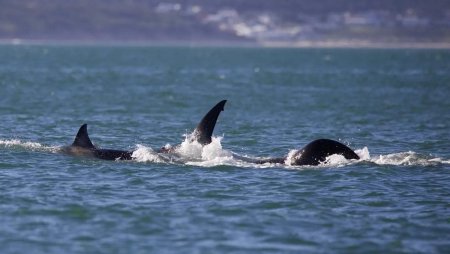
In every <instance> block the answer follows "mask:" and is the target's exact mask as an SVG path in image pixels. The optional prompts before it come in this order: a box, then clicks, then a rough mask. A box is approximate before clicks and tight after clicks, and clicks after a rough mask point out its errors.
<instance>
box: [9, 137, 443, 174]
mask: <svg viewBox="0 0 450 254" xmlns="http://www.w3.org/2000/svg"><path fill="white" fill-rule="evenodd" d="M222 139H223V137H212V142H211V143H210V144H208V145H205V146H202V145H201V144H200V143H198V142H197V141H193V140H192V139H191V138H190V136H189V135H187V136H186V138H185V140H184V141H183V142H182V143H181V144H180V145H178V146H176V147H175V148H174V149H173V150H174V151H175V153H158V152H156V151H155V150H153V149H152V148H150V147H147V146H145V145H141V144H137V145H136V150H134V151H133V154H132V158H133V160H135V161H137V162H152V163H181V164H186V165H193V166H200V167H214V166H237V167H243V168H247V167H251V168H270V167H279V166H280V164H276V163H265V164H255V163H252V162H251V160H258V159H261V157H257V156H247V155H245V156H244V155H240V154H237V153H233V152H231V151H229V150H226V149H223V147H222V144H221V141H222ZM0 146H3V147H5V148H13V149H26V150H31V151H42V152H52V153H57V152H60V151H61V148H62V147H61V146H45V145H42V144H40V143H37V142H30V141H21V140H18V139H9V140H0ZM165 148H166V149H168V150H170V149H172V148H173V147H172V146H171V145H170V144H167V145H166V146H165ZM297 152H298V150H295V149H293V150H290V151H289V153H288V155H287V157H286V160H285V165H282V167H286V168H294V169H299V168H315V167H317V168H323V167H328V168H329V167H343V166H346V165H351V164H355V163H360V162H371V163H375V164H378V165H394V166H414V165H420V166H434V165H438V164H450V160H445V159H442V158H438V157H435V158H433V157H430V156H425V155H421V154H418V153H416V152H413V151H408V152H400V153H392V154H387V155H378V156H375V157H373V158H372V157H371V155H370V152H369V149H368V148H367V147H363V148H361V149H357V150H355V153H356V154H357V155H358V156H359V157H360V159H359V160H347V159H345V158H344V156H342V155H338V154H333V155H330V156H328V157H327V158H326V160H325V161H324V162H323V163H321V164H320V165H318V166H296V165H292V162H293V161H295V157H296V156H298V153H297ZM242 158H248V159H249V161H247V160H243V159H242Z"/></svg>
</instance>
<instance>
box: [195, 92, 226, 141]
mask: <svg viewBox="0 0 450 254" xmlns="http://www.w3.org/2000/svg"><path fill="white" fill-rule="evenodd" d="M226 102H227V100H223V101H220V102H219V103H217V104H216V105H215V106H214V107H213V108H212V109H211V110H209V112H208V113H207V114H206V115H205V116H204V117H203V118H202V120H201V121H200V123H199V124H198V125H197V127H196V128H195V130H194V133H193V134H194V140H197V142H199V143H200V144H202V145H207V144H209V143H211V136H212V133H213V131H214V127H215V126H216V122H217V118H218V117H219V114H220V112H221V111H223V107H224V106H225V103H226Z"/></svg>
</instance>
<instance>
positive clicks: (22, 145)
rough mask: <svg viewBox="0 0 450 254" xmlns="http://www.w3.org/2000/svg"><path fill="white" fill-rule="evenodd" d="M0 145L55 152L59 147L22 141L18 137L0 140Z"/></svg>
mask: <svg viewBox="0 0 450 254" xmlns="http://www.w3.org/2000/svg"><path fill="white" fill-rule="evenodd" d="M0 146H4V147H6V148H16V149H27V150H32V151H45V152H57V151H59V150H60V149H61V148H60V147H59V146H45V145H42V144H40V143H37V142H30V141H22V140H19V139H9V140H0Z"/></svg>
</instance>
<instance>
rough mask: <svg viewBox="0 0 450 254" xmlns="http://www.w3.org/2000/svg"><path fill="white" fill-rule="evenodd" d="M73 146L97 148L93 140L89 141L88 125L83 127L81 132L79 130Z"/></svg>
mask: <svg viewBox="0 0 450 254" xmlns="http://www.w3.org/2000/svg"><path fill="white" fill-rule="evenodd" d="M72 145H73V146H79V147H83V148H95V146H94V145H93V144H92V142H91V139H89V135H88V132H87V124H83V125H81V127H80V130H78V133H77V136H76V137H75V140H74V141H73V143H72Z"/></svg>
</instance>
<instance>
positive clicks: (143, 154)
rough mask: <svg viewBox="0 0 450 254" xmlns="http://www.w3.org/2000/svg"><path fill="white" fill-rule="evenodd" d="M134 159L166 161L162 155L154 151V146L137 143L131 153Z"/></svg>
mask: <svg viewBox="0 0 450 254" xmlns="http://www.w3.org/2000/svg"><path fill="white" fill-rule="evenodd" d="M131 157H132V158H133V160H135V161H138V162H158V163H161V162H164V160H163V159H162V158H161V156H159V155H158V153H157V152H155V151H153V149H152V148H150V147H146V146H143V145H139V144H138V145H136V150H134V151H133V154H132V155H131Z"/></svg>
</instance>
